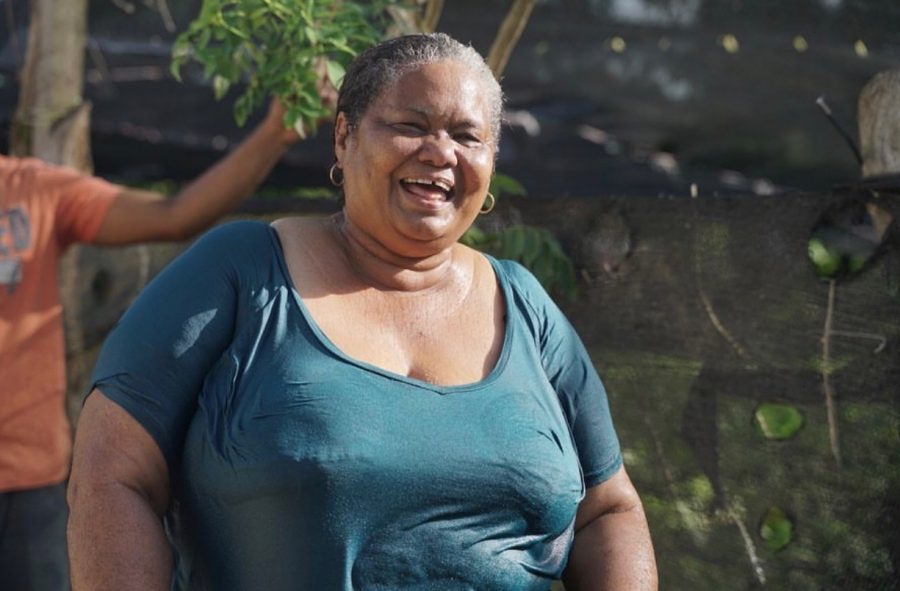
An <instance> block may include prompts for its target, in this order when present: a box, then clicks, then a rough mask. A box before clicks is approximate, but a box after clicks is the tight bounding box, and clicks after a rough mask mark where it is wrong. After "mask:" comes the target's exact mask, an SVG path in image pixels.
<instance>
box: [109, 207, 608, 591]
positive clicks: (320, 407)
mask: <svg viewBox="0 0 900 591" xmlns="http://www.w3.org/2000/svg"><path fill="white" fill-rule="evenodd" d="M491 264H492V265H493V268H494V271H495V273H496V276H497V280H498V282H499V285H500V287H501V289H502V294H503V297H504V298H505V303H506V311H507V314H506V332H505V336H504V341H503V345H502V351H501V354H500V357H499V359H498V361H497V364H496V366H495V367H494V369H493V370H492V371H491V373H490V374H489V375H488V376H487V377H486V378H485V379H483V380H482V381H479V382H476V383H473V384H468V385H461V386H438V385H434V384H430V383H427V382H423V381H419V380H416V379H411V378H407V377H405V376H401V375H397V374H394V373H391V372H388V371H385V370H383V369H381V368H378V367H375V366H373V365H370V364H367V363H365V362H361V361H359V360H355V359H352V358H350V357H348V356H347V355H345V354H344V353H343V352H342V351H340V350H339V349H338V348H337V347H336V346H335V345H334V344H333V343H331V342H330V341H329V339H328V338H327V336H325V335H324V334H323V333H322V332H321V331H320V329H319V328H318V326H317V325H316V323H315V322H314V320H313V319H312V317H311V316H310V315H309V313H308V311H307V310H306V308H305V307H304V305H303V302H302V300H301V299H300V298H299V296H298V294H297V292H296V290H294V289H293V286H292V284H291V282H290V278H289V275H288V272H287V268H286V265H285V262H284V258H283V255H282V252H281V248H280V245H279V242H278V238H277V234H276V233H275V231H274V230H273V229H272V228H271V227H269V226H267V225H264V224H261V223H257V222H237V223H232V224H227V225H225V226H221V227H219V228H217V229H215V230H213V231H212V232H210V233H208V234H207V235H206V236H205V237H204V238H202V239H201V240H200V241H198V243H197V244H195V245H194V246H193V247H192V248H191V249H190V250H189V251H188V252H186V253H185V254H184V255H182V256H181V257H180V258H179V259H177V260H176V261H174V262H173V263H172V264H171V265H170V266H169V267H168V268H167V269H166V270H165V271H164V272H163V273H162V274H161V275H160V276H159V277H158V278H157V279H155V280H154V281H153V282H152V283H151V284H150V285H149V286H148V287H147V289H146V290H145V292H144V293H143V294H142V295H141V297H140V298H139V299H138V300H137V301H136V302H135V304H134V305H133V307H132V308H131V309H130V310H129V311H128V312H127V313H126V315H125V316H124V317H123V319H122V321H121V322H120V323H119V325H118V326H117V328H116V329H115V330H114V331H113V333H112V334H111V335H110V337H109V338H108V340H107V342H106V344H105V346H104V349H103V352H102V354H101V357H100V360H99V362H98V365H97V367H96V369H95V372H94V377H93V381H94V383H95V385H96V386H97V387H99V388H100V390H101V391H103V393H104V394H105V395H106V396H108V397H109V398H111V399H112V400H113V401H115V402H116V403H118V404H119V405H121V406H122V407H123V408H124V409H125V410H126V411H128V412H129V413H130V414H131V415H132V416H134V417H135V418H136V419H137V420H138V421H139V422H140V423H141V424H142V425H143V426H144V427H145V428H146V429H147V431H148V432H149V433H150V434H151V435H152V436H153V438H154V439H155V440H156V442H157V443H158V444H159V446H160V449H161V450H162V452H163V454H164V456H165V458H166V461H167V463H168V466H169V470H170V473H171V474H175V475H176V477H175V478H174V487H173V499H174V501H173V509H172V511H171V512H170V514H169V516H168V520H167V526H168V529H169V532H170V534H171V537H172V539H173V543H174V545H175V547H176V550H177V567H176V570H177V572H176V580H175V582H174V583H173V588H175V589H188V588H190V589H215V590H217V591H219V590H222V591H227V590H254V589H267V590H282V589H283V590H295V589H316V590H355V591H363V590H366V591H375V590H385V591H386V590H402V589H403V590H414V589H415V590H425V589H429V590H443V591H451V590H469V589H485V590H488V589H489V590H492V591H503V590H509V591H528V590H538V589H540V590H547V589H549V586H550V584H551V581H552V580H553V579H554V578H557V577H558V576H559V575H560V573H561V571H562V569H563V568H564V566H565V562H566V558H567V556H568V551H569V547H570V545H571V542H572V536H573V520H574V517H575V512H576V509H577V505H578V502H579V501H580V499H581V498H582V496H583V494H584V487H585V486H588V487H589V486H592V485H594V484H597V483H599V482H602V481H604V480H605V479H607V478H609V477H610V476H612V474H614V473H615V472H616V470H618V468H619V466H620V465H621V455H620V452H619V445H618V441H617V438H616V434H615V432H614V430H613V426H612V423H611V420H610V417H609V410H608V405H607V400H606V394H605V392H604V389H603V386H602V384H601V382H600V379H599V378H598V377H597V374H596V372H595V370H594V367H593V365H592V364H591V361H590V359H589V358H588V356H587V354H586V352H585V350H584V347H583V345H582V344H581V342H580V340H579V339H578V337H577V336H576V335H575V333H574V332H573V330H572V328H571V326H570V325H569V323H568V322H567V321H566V319H565V318H564V317H563V315H562V313H561V312H560V311H559V310H558V309H557V308H556V306H555V305H554V304H553V303H552V301H551V300H550V298H549V297H548V296H547V295H546V293H545V292H544V291H543V289H542V288H541V287H540V285H539V284H538V283H537V281H536V280H535V279H534V278H533V277H532V276H531V275H530V274H529V273H528V272H527V271H526V270H525V269H524V268H522V267H521V266H519V265H518V264H516V263H513V262H509V261H497V260H494V259H491Z"/></svg>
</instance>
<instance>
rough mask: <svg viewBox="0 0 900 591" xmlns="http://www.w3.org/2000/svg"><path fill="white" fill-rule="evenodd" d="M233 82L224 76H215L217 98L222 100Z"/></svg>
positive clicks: (214, 83)
mask: <svg viewBox="0 0 900 591" xmlns="http://www.w3.org/2000/svg"><path fill="white" fill-rule="evenodd" d="M230 87H231V82H229V81H228V79H227V78H226V77H224V76H213V94H214V95H215V97H216V100H221V98H222V97H223V96H225V95H226V94H228V89H229V88H230Z"/></svg>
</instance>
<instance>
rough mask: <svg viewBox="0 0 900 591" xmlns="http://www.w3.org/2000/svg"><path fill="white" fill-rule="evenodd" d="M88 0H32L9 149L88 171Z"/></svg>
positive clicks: (89, 166)
mask: <svg viewBox="0 0 900 591" xmlns="http://www.w3.org/2000/svg"><path fill="white" fill-rule="evenodd" d="M87 6H88V5H87V0H65V1H64V2H59V1H58V0H31V20H30V24H29V32H28V49H27V53H26V55H25V65H24V66H23V68H22V82H21V87H20V88H21V90H20V95H19V105H18V108H17V109H16V114H15V118H14V120H13V126H12V135H11V138H10V148H11V150H10V151H11V152H12V154H14V155H17V156H36V157H38V158H40V159H42V160H44V161H46V162H52V163H54V164H65V165H67V166H73V167H75V168H78V169H80V170H83V171H90V169H91V157H90V146H89V130H90V126H89V121H90V106H89V105H88V104H87V103H85V102H84V100H83V98H82V88H83V85H84V76H83V74H84V72H83V70H84V47H85V41H86V35H87Z"/></svg>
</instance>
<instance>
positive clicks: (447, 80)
mask: <svg viewBox="0 0 900 591" xmlns="http://www.w3.org/2000/svg"><path fill="white" fill-rule="evenodd" d="M485 91H486V88H485V83H484V81H483V80H482V78H481V76H480V75H479V73H478V72H475V71H473V69H472V68H471V67H469V66H467V65H466V64H463V63H460V62H456V61H447V60H445V61H439V62H429V63H425V64H421V65H418V66H416V67H414V68H411V69H409V70H407V71H405V72H404V73H402V74H401V75H400V76H399V77H398V78H397V79H396V80H395V81H394V82H393V83H392V84H390V85H388V86H387V87H386V88H385V89H384V91H383V92H382V93H381V94H380V95H379V96H378V98H377V99H376V100H375V104H378V105H380V106H381V107H382V108H389V109H402V110H410V111H415V112H420V113H421V114H423V115H438V114H449V113H451V112H452V113H455V114H457V115H459V116H463V117H467V118H472V119H473V120H477V121H478V122H479V124H485V125H488V124H489V122H490V116H489V111H490V109H489V105H488V102H487V98H486V97H487V94H488V93H486V92H485Z"/></svg>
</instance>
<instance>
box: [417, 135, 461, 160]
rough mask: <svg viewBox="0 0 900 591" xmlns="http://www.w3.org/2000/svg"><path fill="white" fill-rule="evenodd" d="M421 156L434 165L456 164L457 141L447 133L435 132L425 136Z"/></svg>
mask: <svg viewBox="0 0 900 591" xmlns="http://www.w3.org/2000/svg"><path fill="white" fill-rule="evenodd" d="M419 157H420V158H421V159H422V160H423V161H424V162H428V163H429V164H431V165H433V166H439V167H447V166H456V142H454V141H453V138H451V137H450V136H449V134H447V133H443V132H441V133H434V134H429V135H428V136H426V137H425V139H424V141H423V144H422V148H421V150H420V152H419Z"/></svg>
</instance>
